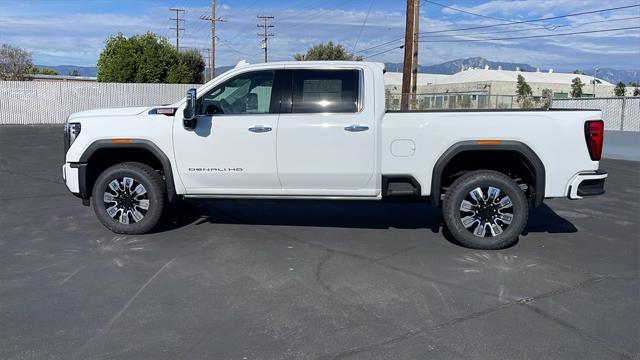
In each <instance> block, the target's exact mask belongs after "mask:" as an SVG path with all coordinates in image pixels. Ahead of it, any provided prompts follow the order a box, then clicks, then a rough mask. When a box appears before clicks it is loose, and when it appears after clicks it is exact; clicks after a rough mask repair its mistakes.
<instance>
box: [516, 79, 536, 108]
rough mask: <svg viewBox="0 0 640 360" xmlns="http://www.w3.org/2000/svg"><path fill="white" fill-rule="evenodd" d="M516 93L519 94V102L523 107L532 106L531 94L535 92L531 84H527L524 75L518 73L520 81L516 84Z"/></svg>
mask: <svg viewBox="0 0 640 360" xmlns="http://www.w3.org/2000/svg"><path fill="white" fill-rule="evenodd" d="M516 94H518V103H520V106H521V107H522V108H525V109H526V108H530V107H531V106H532V105H533V103H532V102H531V96H532V95H533V92H532V91H531V86H529V84H527V82H526V80H525V79H524V76H522V75H521V74H518V83H517V85H516Z"/></svg>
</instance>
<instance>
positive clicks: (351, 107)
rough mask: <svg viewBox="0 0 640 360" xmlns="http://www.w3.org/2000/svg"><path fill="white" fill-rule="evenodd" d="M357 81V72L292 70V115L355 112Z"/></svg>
mask: <svg viewBox="0 0 640 360" xmlns="http://www.w3.org/2000/svg"><path fill="white" fill-rule="evenodd" d="M358 80H359V71H358V70H294V71H293V94H292V95H293V99H292V100H293V104H292V108H291V112H292V113H323V112H334V113H355V112H358V89H359V81H358Z"/></svg>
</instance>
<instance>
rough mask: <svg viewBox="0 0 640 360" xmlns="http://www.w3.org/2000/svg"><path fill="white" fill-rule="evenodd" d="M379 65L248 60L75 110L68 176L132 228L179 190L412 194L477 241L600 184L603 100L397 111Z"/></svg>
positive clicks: (457, 232)
mask: <svg viewBox="0 0 640 360" xmlns="http://www.w3.org/2000/svg"><path fill="white" fill-rule="evenodd" d="M383 73H384V65H383V64H379V63H370V62H328V61H323V62H281V63H267V64H259V65H249V64H247V63H245V62H241V63H239V64H238V66H236V67H235V68H234V69H232V70H230V71H228V72H226V73H224V74H222V75H220V76H219V77H217V78H215V79H213V80H212V81H210V82H208V83H207V84H205V85H203V86H202V87H200V88H199V89H198V90H197V91H196V89H190V90H189V91H188V92H187V95H186V97H185V98H183V99H182V100H180V101H178V102H176V103H174V104H171V105H163V106H151V107H129V108H117V109H103V110H91V111H82V112H78V113H75V114H72V115H71V116H69V118H68V119H67V121H66V123H65V126H64V134H65V145H66V149H65V151H66V160H65V164H64V165H63V167H62V174H63V178H64V181H65V184H66V186H67V188H68V189H69V190H70V191H71V192H72V193H73V194H74V195H76V196H77V197H79V198H81V199H82V201H83V204H85V205H90V204H92V205H93V209H94V211H95V214H96V216H97V217H98V219H99V220H100V222H102V224H104V226H106V227H107V228H108V229H110V230H111V231H113V232H116V233H123V234H142V233H146V232H148V231H150V230H151V229H152V228H153V227H154V226H155V225H156V224H158V222H159V221H161V219H162V213H163V210H164V209H165V207H166V206H168V205H169V204H170V203H173V202H175V201H176V200H178V199H182V198H269V199H358V200H382V199H393V198H408V197H414V198H416V199H417V200H419V201H420V200H423V201H430V202H431V204H432V205H433V206H435V207H441V208H442V212H443V215H444V221H445V224H446V226H447V228H448V229H449V231H450V232H451V234H452V235H453V236H454V237H455V239H456V240H457V241H458V242H459V243H460V244H462V245H465V246H468V247H472V248H479V249H498V248H503V247H507V246H510V245H512V244H514V243H515V242H516V241H517V238H518V236H519V235H520V234H521V233H522V231H523V229H524V227H525V225H526V222H527V218H528V212H529V207H535V206H539V205H540V204H541V203H542V201H543V199H545V198H555V197H568V198H570V199H580V198H582V197H584V196H589V195H599V194H603V193H604V181H605V178H606V177H607V173H606V172H604V171H601V170H599V160H600V156H601V152H602V144H603V135H604V124H603V122H602V120H601V112H600V111H578V110H575V111H574V110H562V111H555V110H527V111H518V110H506V111H503V110H489V111H486V110H473V111H469V110H466V111H464V110H461V111H456V110H447V111H441V110H440V111H405V112H401V111H387V110H386V109H385V88H384V77H383Z"/></svg>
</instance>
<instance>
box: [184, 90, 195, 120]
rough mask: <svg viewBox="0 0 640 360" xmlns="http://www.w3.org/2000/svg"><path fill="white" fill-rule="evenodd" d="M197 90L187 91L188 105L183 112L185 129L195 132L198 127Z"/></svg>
mask: <svg viewBox="0 0 640 360" xmlns="http://www.w3.org/2000/svg"><path fill="white" fill-rule="evenodd" d="M196 99H197V97H196V89H189V90H187V104H186V106H185V108H184V111H183V112H182V116H183V119H182V124H183V126H184V128H185V129H187V130H193V129H195V128H196V126H197V125H198V119H197V118H196Z"/></svg>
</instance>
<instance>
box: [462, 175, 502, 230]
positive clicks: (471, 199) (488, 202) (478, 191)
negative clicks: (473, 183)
mask: <svg viewBox="0 0 640 360" xmlns="http://www.w3.org/2000/svg"><path fill="white" fill-rule="evenodd" d="M460 220H461V221H462V225H463V226H464V227H465V228H466V229H467V230H468V231H469V232H471V233H472V234H473V235H475V236H478V237H485V236H490V237H491V236H498V235H500V234H502V233H503V232H504V230H505V229H506V228H507V227H509V225H510V224H511V222H512V221H513V204H512V203H511V198H509V196H507V195H506V194H503V193H502V192H501V190H500V189H499V188H497V187H493V186H489V187H484V188H481V187H477V188H475V189H473V190H471V191H470V192H469V194H468V195H467V196H466V197H465V199H464V200H462V203H461V204H460ZM487 230H488V231H487Z"/></svg>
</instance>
